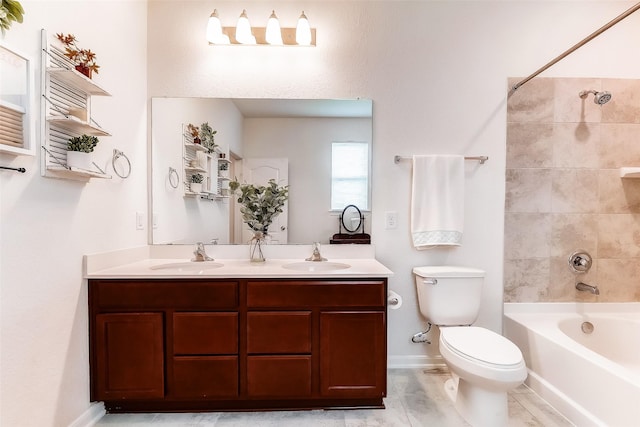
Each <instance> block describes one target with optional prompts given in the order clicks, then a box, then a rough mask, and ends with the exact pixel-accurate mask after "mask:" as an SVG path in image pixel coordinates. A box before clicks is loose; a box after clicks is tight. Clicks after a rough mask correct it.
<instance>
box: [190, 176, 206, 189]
mask: <svg viewBox="0 0 640 427" xmlns="http://www.w3.org/2000/svg"><path fill="white" fill-rule="evenodd" d="M202 181H204V176H203V175H202V174H200V173H194V174H193V175H191V184H190V186H189V187H190V188H191V191H192V192H193V193H202Z"/></svg>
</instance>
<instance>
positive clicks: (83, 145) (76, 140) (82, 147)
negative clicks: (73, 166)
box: [67, 135, 99, 153]
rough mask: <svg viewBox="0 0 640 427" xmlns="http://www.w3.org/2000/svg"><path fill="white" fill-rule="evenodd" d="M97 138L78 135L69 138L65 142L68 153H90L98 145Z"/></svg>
mask: <svg viewBox="0 0 640 427" xmlns="http://www.w3.org/2000/svg"><path fill="white" fill-rule="evenodd" d="M98 142H99V140H98V137H97V136H92V135H80V136H74V137H73V138H69V142H67V150H68V151H80V152H82V153H91V152H93V149H94V148H96V145H98Z"/></svg>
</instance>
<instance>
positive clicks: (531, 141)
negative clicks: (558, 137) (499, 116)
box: [507, 123, 553, 169]
mask: <svg viewBox="0 0 640 427" xmlns="http://www.w3.org/2000/svg"><path fill="white" fill-rule="evenodd" d="M552 164H553V124H552V123H507V165H508V166H507V167H509V168H513V169H516V168H548V167H551V166H552Z"/></svg>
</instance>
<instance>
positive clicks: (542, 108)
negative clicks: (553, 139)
mask: <svg viewBox="0 0 640 427" xmlns="http://www.w3.org/2000/svg"><path fill="white" fill-rule="evenodd" d="M516 83H517V82H516ZM553 89H554V84H553V79H547V78H541V79H533V80H530V81H529V82H528V83H527V84H526V85H523V86H521V87H520V88H519V89H518V90H517V91H515V92H513V93H512V94H511V96H510V97H509V99H508V101H507V122H538V123H541V122H542V123H551V122H552V121H553V97H554V95H553Z"/></svg>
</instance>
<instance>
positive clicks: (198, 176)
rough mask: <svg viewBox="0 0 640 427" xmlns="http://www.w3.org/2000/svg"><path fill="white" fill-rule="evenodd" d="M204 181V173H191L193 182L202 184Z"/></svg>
mask: <svg viewBox="0 0 640 427" xmlns="http://www.w3.org/2000/svg"><path fill="white" fill-rule="evenodd" d="M202 181H204V176H203V175H202V174H200V173H194V174H193V175H191V182H193V183H194V184H202Z"/></svg>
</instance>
